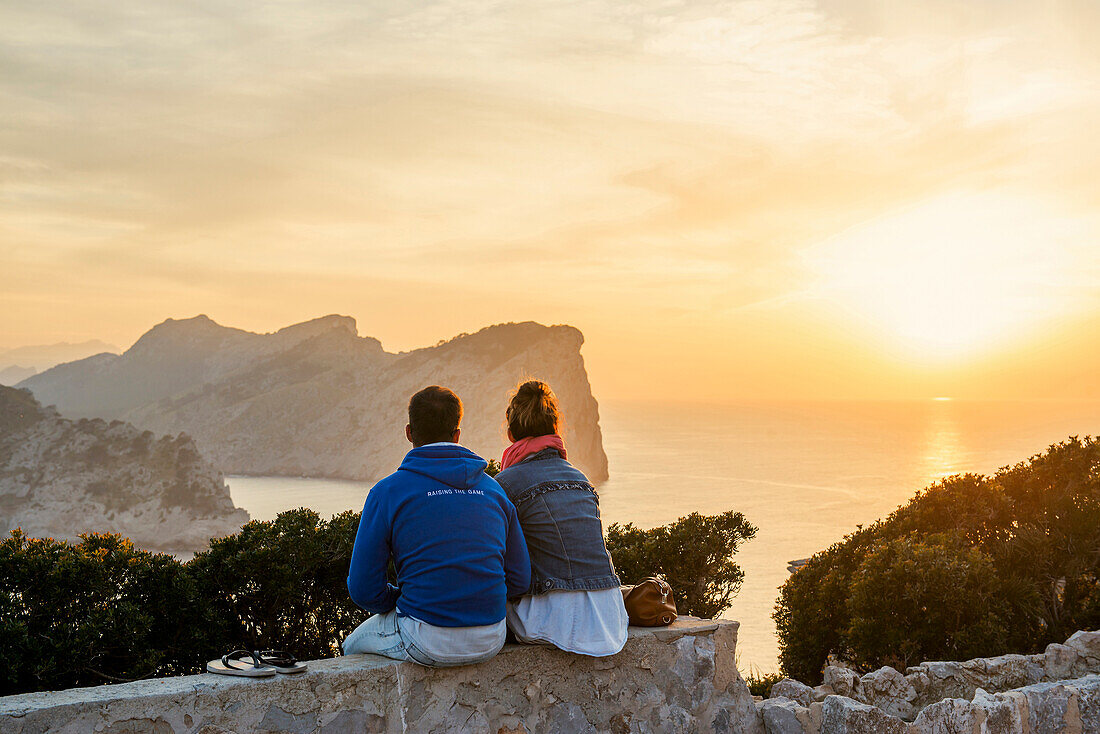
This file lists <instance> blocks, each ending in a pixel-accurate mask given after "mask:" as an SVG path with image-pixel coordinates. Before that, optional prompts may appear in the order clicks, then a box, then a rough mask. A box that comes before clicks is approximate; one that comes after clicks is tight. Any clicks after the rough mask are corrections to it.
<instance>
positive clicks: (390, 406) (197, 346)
mask: <svg viewBox="0 0 1100 734" xmlns="http://www.w3.org/2000/svg"><path fill="white" fill-rule="evenodd" d="M583 342H584V337H583V336H582V335H581V333H580V332H579V331H578V330H577V329H574V328H572V327H569V326H549V327H548V326H542V325H540V324H535V323H531V322H527V323H520V324H503V325H500V326H492V327H488V328H486V329H483V330H481V331H479V332H477V333H476V334H463V335H461V336H458V337H456V338H454V339H452V340H450V341H448V342H445V343H442V344H438V345H436V346H434V347H428V348H425V349H418V350H415V351H412V352H403V353H399V354H393V353H389V352H386V351H384V350H383V349H382V345H381V343H380V342H379V341H378V340H377V339H372V338H370V337H360V336H359V335H358V331H357V327H356V324H355V321H354V319H351V318H349V317H346V316H326V317H324V318H320V319H315V320H313V321H308V322H305V323H302V324H296V325H294V326H289V327H287V328H285V329H281V330H280V331H277V332H275V333H272V334H254V333H250V332H247V331H241V330H239V329H232V328H227V327H224V326H220V325H218V324H216V323H214V322H213V321H211V320H210V319H209V318H207V317H206V316H197V317H195V318H192V319H186V320H182V321H175V320H171V319H169V320H168V321H165V322H164V323H162V324H159V325H157V326H156V327H154V328H153V329H151V330H150V331H149V332H147V333H146V334H145V335H144V336H142V337H141V338H140V339H139V340H138V341H137V342H136V343H135V344H134V345H133V346H132V347H131V348H130V349H128V350H127V351H126V352H125V353H123V354H122V355H110V354H100V355H96V356H94V357H90V358H88V359H85V360H81V361H79V362H72V363H69V364H63V365H59V366H57V367H55V368H53V369H51V370H48V371H46V372H44V373H41V374H39V375H35V376H34V377H31V378H30V379H28V380H25V381H24V382H22V383H20V386H21V387H26V388H29V389H30V390H32V391H33V392H34V394H35V396H36V397H38V399H39V400H41V401H42V402H43V403H53V404H55V405H57V406H58V408H59V409H60V410H61V411H62V412H63V413H65V414H66V415H74V416H96V417H102V418H108V419H110V418H121V419H124V420H127V421H129V422H132V423H134V424H135V425H138V426H140V427H142V428H146V429H149V430H153V431H156V432H162V433H176V432H179V431H185V432H186V433H188V434H190V435H191V436H194V438H195V441H196V443H197V444H198V448H199V450H200V451H201V452H202V454H203V456H206V457H208V458H210V459H211V460H212V461H213V462H214V464H215V465H216V466H217V467H218V468H219V469H220V470H222V471H224V472H226V473H230V474H234V473H240V474H273V475H286V476H326V477H341V478H349V479H367V480H370V479H376V478H378V477H381V476H384V475H385V474H387V473H389V472H391V471H393V469H394V468H395V467H396V466H397V465H398V463H399V462H400V460H401V457H402V456H404V454H405V452H406V451H407V450H408V448H409V446H408V444H407V443H406V441H405V437H404V426H405V423H406V421H407V413H406V408H407V405H408V399H409V396H410V395H412V394H413V393H414V392H416V391H417V390H419V389H420V388H422V387H424V386H426V385H431V384H440V385H446V386H447V387H450V388H452V389H454V390H455V391H456V392H457V393H458V394H459V396H460V397H461V398H462V400H463V403H464V405H465V419H464V421H463V434H462V442H463V443H464V444H465V445H467V446H469V447H470V448H471V449H473V450H474V451H477V452H478V453H480V454H482V455H483V456H485V457H487V458H492V457H499V456H500V453H501V451H502V449H503V448H504V446H505V445H506V439H505V435H504V408H505V405H506V404H507V400H508V396H509V393H510V390H511V389H512V388H514V387H515V385H516V383H517V382H518V381H519V380H521V379H523V378H525V377H537V378H540V379H543V380H546V381H547V382H548V383H550V385H551V386H552V387H553V388H554V390H555V392H556V393H557V395H558V398H559V400H560V403H561V406H562V409H563V410H564V411H565V415H566V421H567V426H566V437H565V438H566V443H567V445H568V446H569V458H570V460H571V461H573V462H574V463H575V464H576V465H577V466H578V467H579V468H580V469H581V470H582V471H584V472H585V473H586V474H588V475H589V477H591V478H592V479H593V480H594V481H602V480H604V479H606V478H607V457H606V455H605V454H604V451H603V441H602V437H601V434H600V426H599V412H598V406H597V404H596V400H595V399H594V398H593V397H592V391H591V387H590V386H589V383H588V375H587V373H586V372H585V369H584V360H583V358H582V357H581V354H580V348H581V345H582V344H583Z"/></svg>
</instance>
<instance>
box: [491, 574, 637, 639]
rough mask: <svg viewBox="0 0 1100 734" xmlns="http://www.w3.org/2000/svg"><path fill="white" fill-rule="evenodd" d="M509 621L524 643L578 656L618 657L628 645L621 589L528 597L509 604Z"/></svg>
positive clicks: (554, 593)
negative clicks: (552, 648) (544, 644)
mask: <svg viewBox="0 0 1100 734" xmlns="http://www.w3.org/2000/svg"><path fill="white" fill-rule="evenodd" d="M507 620H508V628H509V629H511V630H512V632H513V633H514V634H515V636H516V639H517V640H519V641H520V642H526V643H529V644H538V643H548V644H551V645H553V646H554V647H557V648H560V649H562V650H565V651H567V652H573V653H577V654H578V655H591V656H593V657H604V656H607V655H614V654H615V653H617V652H619V650H622V649H623V645H625V644H626V627H627V623H628V620H627V616H626V607H625V606H623V593H622V591H620V590H619V587H617V586H613V587H611V588H610V589H600V590H599V591H583V590H582V591H550V592H547V593H545V594H538V595H536V596H525V597H522V598H521V599H520V600H519V601H518V602H516V603H514V604H513V603H512V602H508V616H507Z"/></svg>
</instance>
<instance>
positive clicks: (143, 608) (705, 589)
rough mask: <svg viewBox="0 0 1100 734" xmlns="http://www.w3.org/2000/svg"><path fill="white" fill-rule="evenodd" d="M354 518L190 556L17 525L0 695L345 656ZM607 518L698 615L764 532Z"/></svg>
mask: <svg viewBox="0 0 1100 734" xmlns="http://www.w3.org/2000/svg"><path fill="white" fill-rule="evenodd" d="M358 526H359V513H357V512H344V513H342V514H339V515H336V516H335V517H333V518H331V519H329V520H322V519H321V518H320V517H319V516H318V515H317V513H316V512H314V511H312V510H308V509H304V508H299V509H296V510H289V511H287V512H283V513H281V514H280V515H279V516H278V517H277V518H276V519H275V520H273V521H268V522H260V521H253V522H249V523H247V524H246V525H245V526H244V527H243V528H241V531H240V532H239V533H236V534H234V535H230V536H228V537H225V538H216V539H214V540H212V541H211V542H210V547H209V548H208V549H207V550H205V551H203V552H201V553H199V554H197V555H196V556H195V558H194V559H192V560H191V561H188V562H186V563H181V562H179V561H178V560H176V559H175V558H173V557H172V556H169V555H164V554H157V553H149V552H147V551H142V550H138V549H136V548H134V547H133V544H131V543H130V541H129V540H126V539H125V538H122V537H120V536H118V535H99V534H95V535H86V536H83V540H82V541H81V542H80V543H76V544H69V543H63V542H58V541H55V540H50V539H41V540H39V539H30V538H27V537H26V536H24V535H23V534H22V533H21V532H20V531H16V532H14V533H13V534H12V536H11V537H10V538H8V539H7V540H5V541H3V542H2V543H0V695H8V694H12V693H20V692H25V691H35V690H49V689H59V688H68V687H72V686H84V685H95V684H98V683H110V682H118V681H125V680H134V679H137V678H146V677H153V676H165V675H182V674H187V673H197V672H201V671H202V670H203V669H204V665H205V663H206V661H207V660H212V659H214V658H216V657H218V656H220V655H223V654H224V653H226V652H229V651H230V650H234V649H238V648H244V649H248V650H261V649H285V650H290V651H292V652H293V653H294V654H295V655H297V656H298V657H300V658H302V659H310V658H320V657H329V656H332V655H338V654H339V652H340V643H341V642H342V641H343V639H344V638H345V637H346V636H347V635H348V633H350V632H351V631H352V630H353V629H354V628H355V626H356V625H358V624H359V623H360V622H362V621H363V620H364V619H365V618H366V613H365V612H363V611H362V610H360V609H358V608H357V607H356V606H355V605H354V604H353V603H352V601H351V599H350V597H349V596H348V591H347V571H348V566H349V564H350V563H351V549H352V546H353V545H354V543H355V533H356V529H357V528H358ZM609 530H610V531H611V532H609V538H608V544H609V547H612V548H615V549H616V550H614V551H613V552H614V553H617V554H618V553H621V555H622V557H623V559H622V562H621V563H619V564H618V565H619V566H620V570H622V571H624V578H627V579H635V580H639V579H641V578H643V577H645V576H651V575H656V574H663V575H665V576H666V577H667V578H668V579H669V582H670V583H671V584H672V585H673V588H674V589H675V590H676V595H677V600H678V601H679V603H680V611H681V612H682V613H685V614H698V615H701V616H709V615H711V614H715V613H717V612H718V611H721V610H722V609H724V608H726V606H728V604H729V599H730V598H731V596H732V595H733V594H734V593H736V591H737V588H738V586H739V585H740V583H741V579H742V577H743V574H742V572H741V570H740V569H739V568H738V567H737V566H736V564H734V563H733V562H732V561H731V560H730V555H731V554H732V553H734V552H735V551H736V550H737V547H738V546H739V545H740V543H741V542H743V541H744V540H746V539H748V538H751V537H752V536H753V535H754V534H755V532H756V529H755V528H753V527H752V526H751V525H749V524H748V522H746V521H745V519H744V518H743V517H741V515H739V514H736V513H726V514H725V515H719V516H717V517H712V518H707V517H702V516H700V515H697V514H696V515H691V516H689V517H686V518H682V519H681V520H680V521H679V522H677V523H674V524H673V525H669V526H667V527H663V528H656V529H655V530H650V531H642V530H638V529H637V528H634V527H633V526H630V525H627V526H612V527H611V528H610V529H609ZM616 543H617V545H616ZM618 560H619V559H618V556H616V561H618Z"/></svg>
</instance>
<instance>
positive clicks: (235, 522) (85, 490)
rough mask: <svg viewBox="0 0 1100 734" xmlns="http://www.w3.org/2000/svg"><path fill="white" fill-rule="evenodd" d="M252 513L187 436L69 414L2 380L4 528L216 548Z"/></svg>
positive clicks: (160, 546)
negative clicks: (213, 541) (215, 540)
mask: <svg viewBox="0 0 1100 734" xmlns="http://www.w3.org/2000/svg"><path fill="white" fill-rule="evenodd" d="M247 521H248V513H247V512H245V511H244V510H240V509H237V508H235V507H234V506H233V502H232V500H231V499H230V497H229V488H228V487H226V486H225V482H224V480H223V479H222V476H221V474H219V473H218V472H217V471H216V470H215V469H214V468H213V467H211V466H210V464H208V463H207V462H205V461H203V459H202V458H201V457H200V456H199V453H198V451H197V449H196V448H195V444H194V441H192V440H191V439H190V438H188V437H187V436H185V435H180V436H176V437H171V436H160V437H157V436H154V435H153V433H151V432H149V431H141V430H139V429H137V428H135V427H134V426H132V425H130V424H128V423H124V422H122V421H112V422H110V423H108V422H106V421H104V420H100V419H81V420H76V421H73V420H67V419H65V418H62V417H60V416H59V415H58V414H57V412H56V411H55V410H54V409H52V408H43V407H42V406H41V405H40V404H39V403H38V402H37V401H36V400H35V399H34V398H33V397H32V396H31V394H30V393H29V392H28V391H26V390H17V389H14V388H10V387H2V386H0V531H2V532H3V533H7V532H10V531H11V530H13V529H15V528H17V527H21V528H23V530H24V532H26V533H27V535H30V536H32V537H53V538H58V539H64V540H75V539H76V538H77V536H78V535H79V534H80V533H84V532H116V533H121V534H123V535H125V536H127V537H129V538H130V539H131V540H133V541H134V544H135V545H137V546H139V547H142V548H147V549H150V550H161V551H169V552H188V551H195V550H198V549H201V548H204V547H206V544H207V541H208V540H209V539H210V538H211V537H214V536H220V535H227V534H229V533H232V532H235V531H237V530H239V529H240V526H241V524H242V523H245V522H247Z"/></svg>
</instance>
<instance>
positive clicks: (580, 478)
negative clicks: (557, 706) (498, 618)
mask: <svg viewBox="0 0 1100 734" xmlns="http://www.w3.org/2000/svg"><path fill="white" fill-rule="evenodd" d="M506 417H507V420H508V440H510V441H512V442H513V443H512V445H511V446H509V447H508V449H507V450H506V451H505V452H504V457H503V458H502V459H501V472H500V474H498V475H497V477H496V480H497V481H498V482H499V483H500V486H501V487H503V488H504V491H505V492H506V493H507V494H508V497H509V499H511V500H512V503H513V504H515V506H516V510H517V512H518V513H519V523H520V526H521V527H522V528H523V535H524V538H525V539H526V541H527V550H528V552H529V553H530V555H531V590H530V593H529V594H527V595H526V596H523V597H520V598H519V599H517V600H512V601H510V602H509V603H508V610H507V620H508V627H509V629H511V630H512V632H513V634H515V636H516V639H517V640H519V641H520V642H526V643H543V644H551V645H554V646H556V647H559V648H561V649H562V650H567V651H569V652H574V653H579V654H581V655H593V656H597V657H602V656H605V655H614V654H615V653H617V652H619V650H621V649H623V645H624V644H626V626H627V615H626V608H625V607H624V606H623V597H622V592H620V591H619V577H618V576H616V575H615V567H614V566H613V565H612V563H611V556H610V555H609V554H608V552H607V547H606V546H605V545H604V542H603V525H602V524H601V522H600V505H599V498H598V497H597V496H596V490H595V489H593V488H592V484H591V483H590V482H589V481H588V478H587V477H585V476H584V474H583V473H581V472H580V471H578V470H577V469H575V468H574V467H573V465H572V464H570V463H569V462H568V461H566V451H565V444H564V442H563V441H562V439H561V436H559V435H558V430H559V427H560V426H561V424H562V416H561V411H560V410H559V409H558V401H557V399H556V398H555V397H554V393H553V392H552V391H551V390H550V386H549V385H547V384H546V383H544V382H539V381H538V380H532V381H529V382H525V383H523V384H522V385H520V386H519V388H518V389H517V390H516V393H515V395H513V396H512V399H511V401H510V402H509V404H508V410H507V413H506Z"/></svg>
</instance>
